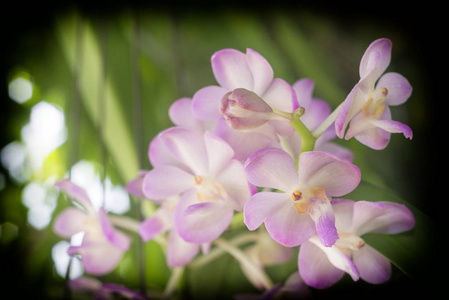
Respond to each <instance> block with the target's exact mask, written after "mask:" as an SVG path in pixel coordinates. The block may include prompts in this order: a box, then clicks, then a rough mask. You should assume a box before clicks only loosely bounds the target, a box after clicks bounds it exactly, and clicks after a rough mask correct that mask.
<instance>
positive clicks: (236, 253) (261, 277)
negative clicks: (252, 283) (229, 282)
mask: <svg viewBox="0 0 449 300" xmlns="http://www.w3.org/2000/svg"><path fill="white" fill-rule="evenodd" d="M214 243H215V244H216V245H217V246H218V247H220V248H222V249H223V250H224V251H226V252H227V253H229V254H230V255H232V257H234V258H235V259H236V260H237V261H238V262H239V263H240V264H242V265H243V266H245V267H246V268H247V269H248V271H250V272H251V274H253V275H254V276H256V277H257V280H258V281H259V282H260V283H261V285H262V286H263V288H264V289H266V290H268V289H270V288H272V287H273V285H274V284H273V282H272V281H271V279H270V278H269V277H268V275H267V274H266V273H265V272H264V271H263V269H260V268H257V267H256V266H255V265H254V263H253V262H251V261H250V260H249V259H248V257H247V256H246V255H245V254H244V253H243V252H242V251H241V250H240V249H239V248H237V247H235V246H234V245H232V244H231V243H229V242H228V241H226V240H224V239H222V238H218V239H216V240H215V241H214ZM259 288H260V287H259Z"/></svg>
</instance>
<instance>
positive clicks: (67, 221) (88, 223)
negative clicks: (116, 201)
mask: <svg viewBox="0 0 449 300" xmlns="http://www.w3.org/2000/svg"><path fill="white" fill-rule="evenodd" d="M56 186H57V187H58V188H59V189H60V190H61V191H62V192H64V193H66V194H67V195H69V196H70V197H72V198H73V200H75V201H76V202H77V203H79V204H81V206H82V208H83V209H84V210H83V209H78V208H75V207H69V208H66V209H65V210H64V211H62V212H61V213H60V214H59V215H58V217H57V218H56V219H55V222H54V231H55V232H56V233H57V234H58V235H60V236H62V237H65V238H70V237H71V236H72V235H74V234H75V233H78V232H82V231H83V232H84V237H83V242H82V244H81V246H72V247H70V248H69V250H68V253H69V255H74V254H80V255H81V261H82V264H83V267H84V269H85V270H86V272H88V273H90V274H94V275H102V274H106V273H109V272H110V271H112V270H113V269H114V268H115V266H116V265H117V264H118V263H119V261H120V259H121V258H122V256H123V253H124V252H125V251H126V250H128V248H129V246H130V243H131V238H130V237H129V236H127V235H125V234H124V233H123V232H121V231H118V230H116V229H115V228H114V227H113V225H112V224H111V222H110V221H109V218H108V216H107V214H106V212H105V211H104V209H103V208H100V210H99V211H95V210H94V208H93V207H92V204H91V202H90V200H89V197H88V196H87V194H86V192H85V191H84V190H83V189H81V188H80V187H79V186H77V185H75V184H74V183H72V182H71V181H69V180H62V181H59V182H57V183H56Z"/></svg>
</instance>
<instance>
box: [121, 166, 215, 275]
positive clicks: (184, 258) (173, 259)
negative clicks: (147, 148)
mask: <svg viewBox="0 0 449 300" xmlns="http://www.w3.org/2000/svg"><path fill="white" fill-rule="evenodd" d="M147 173H148V171H142V172H141V174H140V176H139V177H137V178H135V179H133V180H131V181H130V182H129V183H128V184H127V186H126V189H127V191H128V192H129V193H130V194H131V195H135V196H137V197H140V198H143V199H145V198H146V197H145V195H144V194H143V191H142V184H143V179H144V177H145V175H146V174H147ZM179 198H180V196H179V195H176V196H173V197H170V198H167V199H165V200H163V201H162V202H159V204H160V206H159V208H158V209H157V210H156V212H155V213H154V214H153V215H152V216H151V217H149V218H148V219H146V220H144V221H143V222H142V223H141V224H140V226H139V235H140V237H141V238H142V240H143V241H145V242H147V241H150V240H152V239H154V238H155V237H156V236H157V235H159V234H163V233H165V232H167V233H168V240H167V253H166V260H167V265H168V266H169V267H181V266H185V265H186V264H188V263H189V262H190V261H191V260H192V259H193V258H195V256H196V255H197V254H198V252H199V249H200V247H201V248H202V250H203V253H207V252H208V250H209V247H210V243H206V244H197V243H189V242H186V241H184V240H183V239H182V238H181V237H180V236H179V234H178V232H177V231H176V228H175V226H174V209H175V207H176V205H177V203H178V201H179Z"/></svg>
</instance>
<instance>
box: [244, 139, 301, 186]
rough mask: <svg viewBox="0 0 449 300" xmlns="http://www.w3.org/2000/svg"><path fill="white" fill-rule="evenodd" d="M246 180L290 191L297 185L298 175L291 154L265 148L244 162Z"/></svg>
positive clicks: (257, 184) (258, 184)
mask: <svg viewBox="0 0 449 300" xmlns="http://www.w3.org/2000/svg"><path fill="white" fill-rule="evenodd" d="M244 167H245V172H246V175H247V177H248V181H249V182H251V183H252V184H254V185H256V186H259V187H268V188H275V189H278V190H281V191H284V192H291V191H293V189H294V188H295V187H296V186H297V185H298V175H297V172H296V168H295V163H294V162H293V159H292V158H291V156H290V155H289V154H288V153H287V152H285V151H283V150H281V149H277V148H265V149H262V150H259V151H257V152H255V153H254V154H252V155H251V156H250V157H249V158H248V160H247V161H246V162H245V166H244Z"/></svg>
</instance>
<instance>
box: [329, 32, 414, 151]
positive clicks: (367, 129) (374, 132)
mask: <svg viewBox="0 0 449 300" xmlns="http://www.w3.org/2000/svg"><path fill="white" fill-rule="evenodd" d="M391 47H392V43H391V41H390V40H389V39H385V38H383V39H378V40H375V41H374V42H373V43H371V45H369V47H368V49H367V50H366V52H365V54H364V55H363V57H362V60H361V62H360V80H359V82H358V83H357V84H356V85H355V86H354V88H353V89H352V91H351V92H350V93H349V95H348V96H347V98H346V100H345V101H344V102H343V103H342V106H341V109H340V111H339V113H338V115H337V118H336V120H335V131H336V133H337V135H338V137H339V138H343V137H345V138H346V139H350V138H352V137H354V138H356V139H357V140H358V141H360V142H361V143H362V144H365V145H367V146H368V147H371V148H373V149H383V148H385V147H386V146H387V144H388V142H389V140H390V135H391V133H401V132H402V133H403V134H404V136H405V137H406V138H410V139H411V138H412V136H413V133H412V130H411V129H410V127H408V126H407V125H405V124H402V123H400V122H397V121H393V120H391V113H390V109H389V106H393V105H399V104H402V103H404V102H405V101H407V99H408V98H409V97H410V95H411V93H412V87H411V86H410V84H409V82H408V81H407V79H405V78H404V77H403V76H402V75H400V74H397V73H392V72H391V73H386V74H384V75H382V74H383V73H384V72H385V70H386V68H387V67H388V65H389V63H390V58H391ZM348 125H349V128H348V130H347V132H346V135H345V131H346V128H347V127H348Z"/></svg>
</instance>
